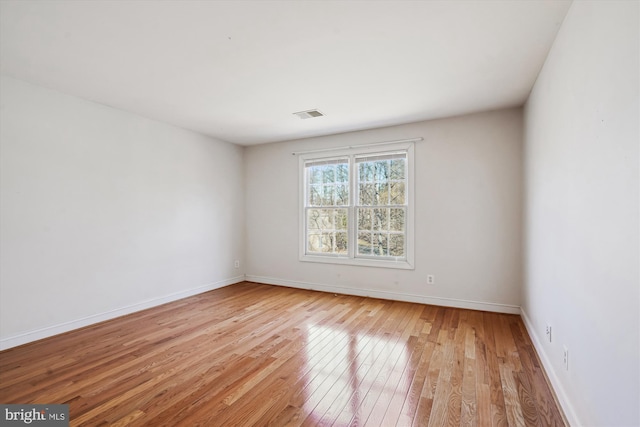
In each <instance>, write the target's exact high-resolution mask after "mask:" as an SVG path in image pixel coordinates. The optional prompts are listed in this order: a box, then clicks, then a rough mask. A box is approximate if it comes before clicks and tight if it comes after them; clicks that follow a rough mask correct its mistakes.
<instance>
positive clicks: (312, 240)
mask: <svg viewBox="0 0 640 427" xmlns="http://www.w3.org/2000/svg"><path fill="white" fill-rule="evenodd" d="M321 249H322V239H321V235H320V234H319V233H313V234H312V233H309V235H308V236H307V252H312V253H313V252H316V253H317V252H320V251H321Z"/></svg>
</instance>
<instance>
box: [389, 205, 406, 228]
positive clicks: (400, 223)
mask: <svg viewBox="0 0 640 427" xmlns="http://www.w3.org/2000/svg"><path fill="white" fill-rule="evenodd" d="M404 212H405V211H404V209H402V208H393V209H389V230H391V231H404V223H405V218H404V215H405V214H404Z"/></svg>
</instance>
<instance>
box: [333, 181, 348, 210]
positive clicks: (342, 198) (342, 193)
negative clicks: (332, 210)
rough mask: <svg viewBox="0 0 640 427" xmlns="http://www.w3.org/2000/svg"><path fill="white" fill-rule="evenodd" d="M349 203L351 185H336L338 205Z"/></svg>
mask: <svg viewBox="0 0 640 427" xmlns="http://www.w3.org/2000/svg"><path fill="white" fill-rule="evenodd" d="M348 204H349V185H348V184H338V185H336V205H338V206H347V205H348Z"/></svg>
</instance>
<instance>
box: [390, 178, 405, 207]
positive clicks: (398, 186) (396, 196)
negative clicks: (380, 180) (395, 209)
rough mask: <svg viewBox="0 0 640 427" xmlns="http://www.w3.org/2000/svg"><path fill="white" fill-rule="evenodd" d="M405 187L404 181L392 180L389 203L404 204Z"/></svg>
mask: <svg viewBox="0 0 640 427" xmlns="http://www.w3.org/2000/svg"><path fill="white" fill-rule="evenodd" d="M404 188H405V186H404V182H392V183H391V184H389V191H390V193H391V195H390V196H391V198H390V200H389V202H390V203H389V204H391V205H404V201H405V197H404Z"/></svg>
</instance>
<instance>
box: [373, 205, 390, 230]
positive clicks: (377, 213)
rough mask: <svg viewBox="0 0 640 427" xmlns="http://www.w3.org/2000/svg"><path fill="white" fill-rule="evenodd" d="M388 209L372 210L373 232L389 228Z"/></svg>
mask: <svg viewBox="0 0 640 427" xmlns="http://www.w3.org/2000/svg"><path fill="white" fill-rule="evenodd" d="M388 215H389V209H387V208H383V209H373V230H374V231H381V230H385V231H386V230H388V228H389V219H388Z"/></svg>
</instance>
